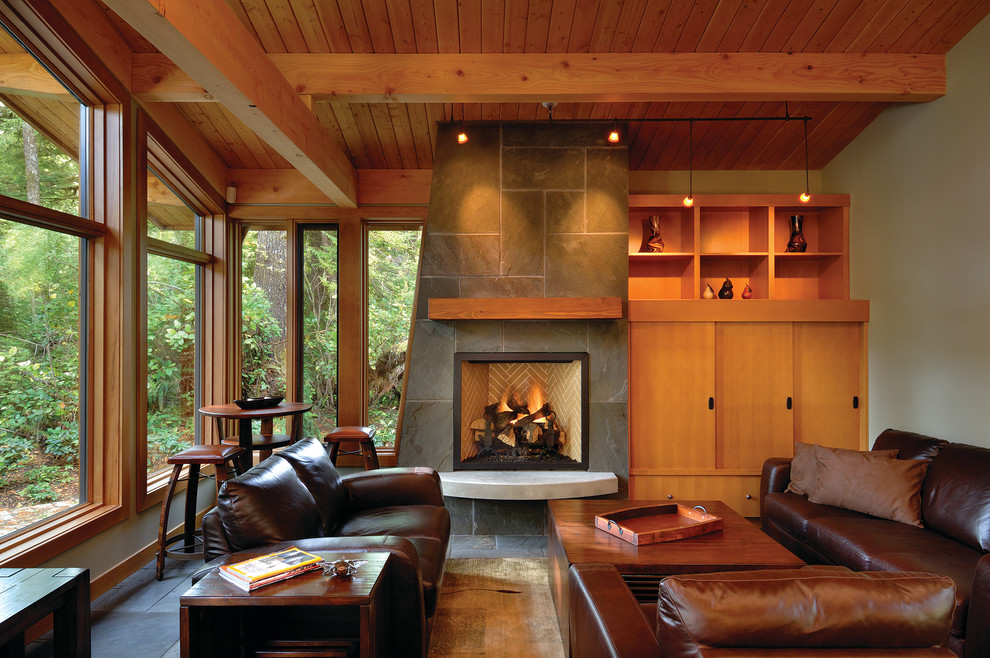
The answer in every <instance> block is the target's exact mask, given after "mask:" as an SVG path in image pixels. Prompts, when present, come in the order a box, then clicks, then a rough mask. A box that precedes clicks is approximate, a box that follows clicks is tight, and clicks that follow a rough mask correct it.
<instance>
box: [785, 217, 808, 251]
mask: <svg viewBox="0 0 990 658" xmlns="http://www.w3.org/2000/svg"><path fill="white" fill-rule="evenodd" d="M803 222H804V215H791V239H790V240H789V241H788V243H787V251H794V252H801V251H805V250H806V249H807V248H808V242H807V240H805V239H804V233H803V232H802V230H801V224H802V223H803Z"/></svg>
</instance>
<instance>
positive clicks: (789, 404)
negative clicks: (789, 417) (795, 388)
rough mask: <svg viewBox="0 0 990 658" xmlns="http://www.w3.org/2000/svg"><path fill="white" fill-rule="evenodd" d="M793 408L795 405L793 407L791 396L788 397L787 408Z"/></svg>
mask: <svg viewBox="0 0 990 658" xmlns="http://www.w3.org/2000/svg"><path fill="white" fill-rule="evenodd" d="M792 406H794V405H793V402H792V401H791V398H790V396H788V397H787V408H788V409H790V408H791V407H792Z"/></svg>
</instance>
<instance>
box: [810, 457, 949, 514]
mask: <svg viewBox="0 0 990 658" xmlns="http://www.w3.org/2000/svg"><path fill="white" fill-rule="evenodd" d="M867 454H868V453H857V452H855V451H845V452H841V453H840V452H832V453H829V452H825V451H821V452H818V477H817V479H816V480H815V487H814V489H812V490H811V493H810V494H808V500H810V501H811V502H813V503H821V504H823V505H831V506H833V507H841V508H843V509H848V510H852V511H854V512H862V513H863V514H869V515H870V516H876V517H880V518H882V519H891V520H892V521H899V522H901V523H907V524H908V525H914V526H918V527H919V528H920V527H923V525H924V524H922V522H921V483H922V480H924V479H925V471H926V470H927V469H928V463H929V462H928V460H927V459H868V458H866V455H867Z"/></svg>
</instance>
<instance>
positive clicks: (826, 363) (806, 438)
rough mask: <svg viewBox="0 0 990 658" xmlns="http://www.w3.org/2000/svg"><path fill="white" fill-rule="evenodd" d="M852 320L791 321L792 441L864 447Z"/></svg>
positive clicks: (857, 336) (856, 331) (857, 338)
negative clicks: (792, 330) (792, 337)
mask: <svg viewBox="0 0 990 658" xmlns="http://www.w3.org/2000/svg"><path fill="white" fill-rule="evenodd" d="M862 332H863V325H862V324H861V323H858V322H797V323H795V324H794V400H795V405H794V440H795V441H803V442H805V443H819V444H822V445H827V446H833V447H836V448H849V449H851V450H865V449H866V448H867V447H868V446H866V445H865V440H864V439H865V437H866V431H865V428H863V426H862V423H863V418H864V417H865V413H864V412H863V411H862V409H864V404H865V399H862V398H863V397H864V396H865V391H861V390H860V386H861V378H862V377H863V372H862V364H861V357H860V355H861V334H862Z"/></svg>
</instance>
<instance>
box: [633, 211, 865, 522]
mask: <svg viewBox="0 0 990 658" xmlns="http://www.w3.org/2000/svg"><path fill="white" fill-rule="evenodd" d="M681 199H682V197H680V196H673V195H630V197H629V202H630V204H629V205H630V207H629V310H628V317H629V476H630V478H629V482H630V485H629V491H630V497H632V498H643V499H661V500H662V499H669V500H692V499H695V500H697V499H718V500H723V501H725V502H727V503H728V504H729V505H731V506H732V507H733V508H734V509H735V510H736V511H738V512H740V513H742V514H744V515H745V516H756V515H758V514H759V487H760V468H761V466H762V464H763V461H764V460H765V459H766V458H767V457H775V456H782V457H786V456H790V455H792V454H793V443H794V441H806V442H811V443H821V444H824V445H831V446H836V447H843V448H864V447H865V440H866V426H867V418H866V407H865V405H866V396H867V380H866V363H867V359H866V323H867V322H868V321H869V319H870V305H869V302H868V301H866V300H856V299H849V240H848V235H849V197H848V196H846V195H832V194H827V195H816V196H814V197H813V198H812V201H811V203H809V204H807V205H804V204H801V203H799V202H798V199H797V195H744V194H739V195H727V194H719V195H696V196H695V203H694V205H693V206H692V207H690V208H686V207H684V205H683V204H682V203H681ZM653 215H659V216H660V236H661V238H662V239H663V242H664V250H663V252H661V253H644V249H645V247H646V241H647V239H649V238H650V237H651V233H652V232H651V228H650V221H649V218H650V217H651V216H653ZM791 215H802V216H803V218H804V219H803V234H804V238H805V240H806V241H807V243H808V248H807V250H806V251H804V252H801V253H792V252H788V251H787V243H788V241H789V240H790V237H791ZM726 278H728V279H730V280H731V282H732V284H733V293H734V295H733V298H732V299H717V298H716V299H705V298H704V291H705V289H706V287H707V286H711V287H712V290H713V291H715V292H716V293H717V292H718V290H719V289H720V288H721V287H722V283H723V281H725V279H726ZM747 285H749V286H750V287H751V288H752V298H751V299H743V298H742V292H743V290H744V288H745V287H746V286H747Z"/></svg>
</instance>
